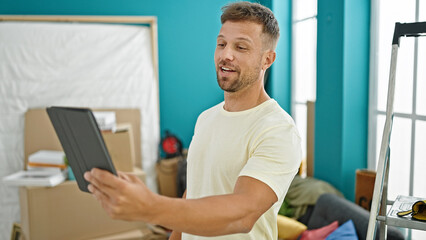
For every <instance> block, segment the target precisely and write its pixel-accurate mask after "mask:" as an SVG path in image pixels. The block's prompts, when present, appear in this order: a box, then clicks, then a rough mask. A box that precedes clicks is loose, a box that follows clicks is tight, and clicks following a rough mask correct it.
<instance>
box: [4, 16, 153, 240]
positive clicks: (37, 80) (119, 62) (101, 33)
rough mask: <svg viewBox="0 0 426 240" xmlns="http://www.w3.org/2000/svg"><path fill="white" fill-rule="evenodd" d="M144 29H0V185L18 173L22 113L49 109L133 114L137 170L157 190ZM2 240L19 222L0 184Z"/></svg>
mask: <svg viewBox="0 0 426 240" xmlns="http://www.w3.org/2000/svg"><path fill="white" fill-rule="evenodd" d="M151 54H152V51H151V37H150V31H149V28H148V27H145V26H131V25H118V24H76V23H43V22H2V23H0V178H2V177H3V176H6V175H9V174H11V173H14V172H17V171H19V170H22V169H23V163H24V159H23V158H24V153H23V152H24V150H23V149H24V145H23V144H24V143H23V139H24V129H23V128H24V114H25V112H26V111H27V110H28V109H30V108H44V107H47V106H52V105H60V106H77V107H90V108H139V109H140V111H141V139H142V159H143V160H142V164H143V168H144V170H145V171H146V173H147V185H148V187H149V188H151V189H156V184H155V176H154V166H155V161H156V158H157V153H158V149H157V148H158V142H159V138H160V136H159V132H160V130H159V119H158V113H159V106H158V89H157V83H156V78H155V72H154V68H153V62H152V55H151ZM0 205H1V207H0V239H8V238H9V237H10V231H11V228H12V223H13V222H16V221H19V196H18V189H17V188H13V187H6V186H5V185H4V184H1V183H0Z"/></svg>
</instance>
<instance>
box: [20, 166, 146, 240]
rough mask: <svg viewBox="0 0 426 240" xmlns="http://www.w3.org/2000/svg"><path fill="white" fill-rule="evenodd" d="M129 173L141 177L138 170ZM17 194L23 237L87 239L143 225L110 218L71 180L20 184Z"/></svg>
mask: <svg viewBox="0 0 426 240" xmlns="http://www.w3.org/2000/svg"><path fill="white" fill-rule="evenodd" d="M133 174H135V175H137V176H138V177H139V178H140V179H142V180H144V179H145V173H144V172H143V171H142V170H141V169H136V170H135V171H134V172H133ZM19 195H20V207H21V227H22V233H23V236H24V238H25V239H26V240H33V239H35V240H38V239H43V240H57V239H88V238H94V237H99V236H104V235H108V234H115V233H120V232H124V231H130V230H134V229H141V228H144V227H145V224H144V223H141V222H126V221H120V220H112V219H111V218H110V217H109V216H108V215H107V214H106V213H105V211H104V210H103V209H102V207H101V206H100V204H99V203H98V202H97V201H96V200H95V198H94V197H93V196H91V195H90V194H88V193H84V192H81V191H80V190H79V189H78V186H77V184H76V182H75V181H66V182H64V183H61V184H60V185H58V186H56V187H21V188H20V189H19Z"/></svg>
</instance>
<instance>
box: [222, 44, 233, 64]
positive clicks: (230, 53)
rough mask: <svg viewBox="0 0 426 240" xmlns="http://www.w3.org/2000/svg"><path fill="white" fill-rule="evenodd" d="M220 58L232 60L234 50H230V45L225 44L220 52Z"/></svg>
mask: <svg viewBox="0 0 426 240" xmlns="http://www.w3.org/2000/svg"><path fill="white" fill-rule="evenodd" d="M221 58H222V60H226V61H232V60H234V52H233V51H232V49H231V47H230V46H226V47H225V48H224V49H223V51H222V54H221Z"/></svg>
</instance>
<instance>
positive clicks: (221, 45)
mask: <svg viewBox="0 0 426 240" xmlns="http://www.w3.org/2000/svg"><path fill="white" fill-rule="evenodd" d="M217 46H218V47H225V44H223V43H218V44H217Z"/></svg>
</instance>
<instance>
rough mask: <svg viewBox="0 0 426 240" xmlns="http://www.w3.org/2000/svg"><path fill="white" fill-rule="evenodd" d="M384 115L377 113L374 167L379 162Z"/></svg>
mask: <svg viewBox="0 0 426 240" xmlns="http://www.w3.org/2000/svg"><path fill="white" fill-rule="evenodd" d="M385 121H386V116H385V115H383V114H380V115H377V128H376V134H377V135H376V158H375V161H376V169H377V164H378V163H379V155H380V147H381V146H382V145H381V144H382V137H383V128H384V127H385Z"/></svg>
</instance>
